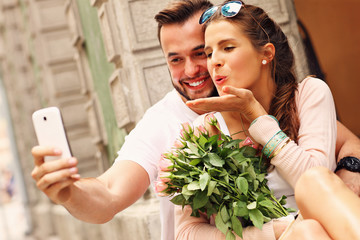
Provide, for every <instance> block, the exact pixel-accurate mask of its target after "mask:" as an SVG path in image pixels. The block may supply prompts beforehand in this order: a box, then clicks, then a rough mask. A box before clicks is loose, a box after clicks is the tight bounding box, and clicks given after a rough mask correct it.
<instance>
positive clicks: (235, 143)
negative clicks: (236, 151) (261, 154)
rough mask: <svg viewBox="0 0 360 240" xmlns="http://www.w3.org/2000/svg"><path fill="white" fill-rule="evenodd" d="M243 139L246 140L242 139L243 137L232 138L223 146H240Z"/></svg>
mask: <svg viewBox="0 0 360 240" xmlns="http://www.w3.org/2000/svg"><path fill="white" fill-rule="evenodd" d="M242 141H244V140H242V139H235V140H232V141H230V142H228V143H226V144H224V146H223V147H224V148H231V147H238V146H239V143H241V142H242Z"/></svg>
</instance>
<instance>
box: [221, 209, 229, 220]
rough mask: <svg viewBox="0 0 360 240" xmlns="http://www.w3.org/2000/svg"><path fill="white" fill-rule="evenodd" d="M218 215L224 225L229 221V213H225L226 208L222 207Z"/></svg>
mask: <svg viewBox="0 0 360 240" xmlns="http://www.w3.org/2000/svg"><path fill="white" fill-rule="evenodd" d="M220 215H221V218H222V220H223V221H224V223H226V222H227V221H229V220H230V216H229V213H228V211H227V208H226V206H223V207H222V208H221V210H220Z"/></svg>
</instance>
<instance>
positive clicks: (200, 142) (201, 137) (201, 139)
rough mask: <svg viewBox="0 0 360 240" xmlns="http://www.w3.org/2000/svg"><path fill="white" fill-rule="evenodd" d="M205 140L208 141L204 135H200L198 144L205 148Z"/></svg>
mask: <svg viewBox="0 0 360 240" xmlns="http://www.w3.org/2000/svg"><path fill="white" fill-rule="evenodd" d="M207 142H208V140H207V139H206V137H204V135H201V136H200V138H199V144H200V146H201V147H202V148H203V149H204V148H206V143H207Z"/></svg>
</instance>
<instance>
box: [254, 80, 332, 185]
mask: <svg viewBox="0 0 360 240" xmlns="http://www.w3.org/2000/svg"><path fill="white" fill-rule="evenodd" d="M296 101H297V111H298V116H299V120H300V128H299V135H298V144H296V143H295V142H294V141H291V142H290V143H288V144H287V145H286V146H285V147H284V148H283V149H282V150H281V151H280V153H279V154H278V155H277V156H275V157H274V158H273V159H272V160H271V164H273V165H274V166H275V167H276V169H277V170H278V172H279V173H280V175H281V176H282V177H283V178H284V179H285V180H286V181H287V182H288V183H289V184H290V185H291V186H292V187H294V186H295V184H296V182H297V180H298V178H299V177H300V175H301V174H302V173H304V172H305V171H306V170H307V169H310V168H312V167H315V166H324V167H327V168H329V169H331V170H334V169H335V164H336V161H335V144H336V112H335V104H334V101H333V98H332V94H331V91H330V89H329V87H328V86H327V85H326V84H325V83H324V82H323V81H321V80H319V79H315V78H307V79H305V80H304V81H302V82H301V83H300V85H299V88H298V95H297V99H296ZM279 130H280V128H279V125H278V124H277V122H276V121H275V120H274V119H272V118H271V117H269V116H262V117H260V118H259V119H258V120H257V121H256V122H255V123H254V124H253V125H251V127H250V128H249V132H250V135H251V136H252V137H253V138H254V140H255V141H257V142H258V143H259V144H261V145H263V146H264V145H265V144H266V143H267V142H268V141H269V140H270V138H271V137H272V136H273V135H274V134H276V133H277V132H278V131H279Z"/></svg>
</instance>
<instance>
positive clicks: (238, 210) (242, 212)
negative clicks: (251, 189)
mask: <svg viewBox="0 0 360 240" xmlns="http://www.w3.org/2000/svg"><path fill="white" fill-rule="evenodd" d="M234 205H235V206H234V215H235V216H238V217H244V216H248V215H249V209H247V206H246V202H241V201H238V202H236V203H235V204H234Z"/></svg>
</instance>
